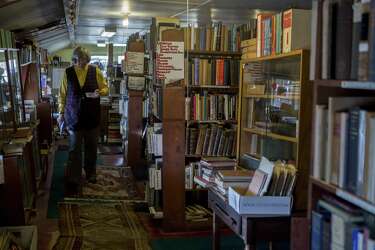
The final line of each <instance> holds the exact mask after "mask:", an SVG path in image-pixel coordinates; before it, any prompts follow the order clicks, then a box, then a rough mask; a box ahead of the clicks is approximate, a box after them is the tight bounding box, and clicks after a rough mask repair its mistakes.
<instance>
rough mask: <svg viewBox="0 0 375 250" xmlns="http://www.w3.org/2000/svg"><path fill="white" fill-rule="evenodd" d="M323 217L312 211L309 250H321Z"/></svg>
mask: <svg viewBox="0 0 375 250" xmlns="http://www.w3.org/2000/svg"><path fill="white" fill-rule="evenodd" d="M322 245H323V216H322V215H321V214H320V213H318V212H315V211H312V230H311V250H322V249H323V246H322Z"/></svg>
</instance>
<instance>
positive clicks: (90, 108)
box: [58, 47, 108, 193]
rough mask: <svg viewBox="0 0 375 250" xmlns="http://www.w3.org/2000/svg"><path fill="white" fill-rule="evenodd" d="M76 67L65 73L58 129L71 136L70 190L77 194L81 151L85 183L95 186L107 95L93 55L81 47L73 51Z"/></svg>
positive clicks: (74, 65)
mask: <svg viewBox="0 0 375 250" xmlns="http://www.w3.org/2000/svg"><path fill="white" fill-rule="evenodd" d="M72 61H73V66H71V67H69V68H67V69H66V71H65V75H64V77H63V79H62V82H61V85H60V93H59V118H58V123H59V126H61V125H62V123H64V124H65V127H66V128H67V130H68V132H69V159H68V163H67V177H68V180H67V184H68V187H67V190H69V191H68V192H71V193H77V192H78V190H79V188H80V184H81V175H82V148H83V149H84V169H85V173H86V180H87V181H88V182H91V183H95V182H96V158H97V143H98V133H99V124H100V98H99V97H100V95H107V94H108V86H107V83H106V81H105V79H104V77H103V74H102V73H101V71H100V70H99V69H98V68H97V67H96V66H94V65H90V64H89V62H90V54H89V52H88V51H87V50H86V49H85V48H82V47H77V48H75V49H74V51H73V56H72Z"/></svg>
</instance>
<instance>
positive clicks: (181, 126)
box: [162, 87, 185, 231]
mask: <svg viewBox="0 0 375 250" xmlns="http://www.w3.org/2000/svg"><path fill="white" fill-rule="evenodd" d="M162 172H163V174H162V183H163V211H164V219H163V228H164V229H165V230H169V231H176V230H184V228H185V88H184V87H171V88H164V89H163V170H162Z"/></svg>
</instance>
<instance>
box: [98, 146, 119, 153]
mask: <svg viewBox="0 0 375 250" xmlns="http://www.w3.org/2000/svg"><path fill="white" fill-rule="evenodd" d="M98 153H99V154H105V155H112V154H122V148H121V146H113V145H103V144H101V145H99V146H98Z"/></svg>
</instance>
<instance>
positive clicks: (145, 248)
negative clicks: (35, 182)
mask: <svg viewBox="0 0 375 250" xmlns="http://www.w3.org/2000/svg"><path fill="white" fill-rule="evenodd" d="M59 210H60V235H61V237H60V239H59V240H58V242H57V244H56V245H55V247H54V248H53V249H54V250H73V249H74V250H76V249H77V250H78V249H79V250H99V249H100V250H121V249H124V250H149V249H150V247H149V243H148V237H147V233H146V231H145V230H144V228H143V226H142V224H141V223H140V222H139V219H138V217H137V215H136V214H135V212H134V210H133V207H132V204H130V203H124V202H117V203H105V204H103V203H99V204H96V203H62V204H60V206H59Z"/></svg>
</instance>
